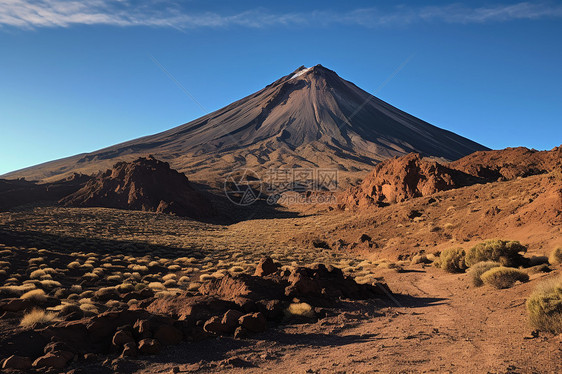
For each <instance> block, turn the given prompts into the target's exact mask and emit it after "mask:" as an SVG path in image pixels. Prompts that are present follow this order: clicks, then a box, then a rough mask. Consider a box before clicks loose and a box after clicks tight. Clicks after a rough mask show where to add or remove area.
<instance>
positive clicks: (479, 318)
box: [144, 267, 562, 373]
mask: <svg viewBox="0 0 562 374" xmlns="http://www.w3.org/2000/svg"><path fill="white" fill-rule="evenodd" d="M555 273H559V272H555ZM552 276H557V274H551V275H548V276H542V275H541V276H539V278H546V277H552ZM385 278H386V279H387V281H388V283H389V286H390V287H391V289H392V290H393V291H395V292H397V293H399V294H400V295H398V296H397V301H398V302H399V303H400V304H401V305H402V307H396V306H386V307H383V308H382V309H379V310H376V305H375V304H373V303H365V305H364V308H362V309H361V310H357V311H353V310H350V311H346V312H343V313H342V314H341V315H339V316H336V317H332V318H327V319H324V320H320V321H319V322H318V323H316V324H312V325H296V326H295V325H293V326H285V327H281V328H277V329H271V330H268V332H267V333H265V334H263V335H261V336H259V338H257V339H256V340H255V341H250V342H248V341H246V342H237V341H235V340H233V339H230V338H225V339H220V340H218V341H207V342H202V343H199V346H197V347H196V346H195V345H190V346H189V347H188V348H187V349H188V350H189V352H190V356H191V359H190V360H188V361H189V362H185V361H183V362H181V363H180V362H178V361H174V359H179V358H180V356H182V352H183V355H185V352H186V348H185V347H184V348H174V351H172V352H170V353H169V354H168V357H166V358H162V361H161V362H162V364H155V365H151V366H150V367H148V368H146V371H144V372H146V373H148V372H165V371H167V370H170V368H171V367H173V366H178V367H179V368H180V372H192V371H197V372H218V371H221V372H223V371H229V372H234V373H237V372H244V373H263V372H277V373H278V372H287V373H289V372H290V373H367V372H382V373H421V372H435V373H559V372H562V354H561V353H562V350H561V349H562V341H561V340H560V337H554V336H552V335H547V334H541V336H540V337H538V338H535V339H525V338H526V337H529V336H530V333H531V328H530V327H529V326H528V325H527V321H526V317H525V305H524V301H525V299H524V297H522V296H520V295H528V294H529V292H530V291H531V290H532V288H533V287H534V286H535V284H536V283H537V281H539V279H537V278H535V279H533V280H532V281H531V282H529V283H527V284H519V285H516V286H515V287H514V288H512V289H508V290H493V289H491V288H488V287H481V288H474V287H471V286H468V285H469V279H468V275H466V274H462V275H451V274H445V273H443V272H442V271H440V270H438V269H434V268H431V267H428V268H425V269H423V268H421V267H417V268H413V269H411V271H409V272H405V273H393V272H389V273H388V274H386V277H385ZM377 313H382V315H377ZM233 357H237V358H242V359H244V360H245V361H247V362H251V363H252V364H253V365H255V367H253V368H244V369H242V368H233V369H230V370H228V369H227V368H225V367H221V366H220V365H219V366H215V365H217V364H218V363H219V362H220V361H221V360H224V359H228V358H233ZM164 360H169V361H168V363H166V364H163V362H166V361H164ZM199 360H205V361H204V362H203V363H197V361H199ZM169 362H175V363H169Z"/></svg>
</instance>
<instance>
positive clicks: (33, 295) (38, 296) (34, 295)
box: [20, 289, 47, 303]
mask: <svg viewBox="0 0 562 374" xmlns="http://www.w3.org/2000/svg"><path fill="white" fill-rule="evenodd" d="M20 298H21V299H25V300H31V301H34V302H38V303H41V302H45V301H46V300H47V295H45V291H43V290H39V289H36V290H31V291H27V292H26V293H24V294H23V295H21V296H20Z"/></svg>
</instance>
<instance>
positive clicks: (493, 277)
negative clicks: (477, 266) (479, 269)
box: [480, 266, 529, 289]
mask: <svg viewBox="0 0 562 374" xmlns="http://www.w3.org/2000/svg"><path fill="white" fill-rule="evenodd" d="M480 278H481V279H482V282H484V284H488V285H490V286H492V287H495V288H497V289H503V288H509V287H511V286H513V285H514V284H515V282H517V281H520V282H527V281H528V280H529V275H528V274H527V273H525V272H524V271H522V270H519V269H515V268H508V267H504V266H500V267H495V268H493V269H490V270H488V271H487V272H485V273H484V274H482V275H481V276H480Z"/></svg>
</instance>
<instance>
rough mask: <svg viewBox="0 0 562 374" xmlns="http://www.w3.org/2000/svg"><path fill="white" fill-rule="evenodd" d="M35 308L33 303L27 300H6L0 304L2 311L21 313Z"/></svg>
mask: <svg viewBox="0 0 562 374" xmlns="http://www.w3.org/2000/svg"><path fill="white" fill-rule="evenodd" d="M31 308H33V302H32V301H31V300H27V299H5V300H2V301H1V302H0V311H3V312H21V311H23V310H27V309H31Z"/></svg>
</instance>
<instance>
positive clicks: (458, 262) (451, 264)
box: [435, 248, 467, 273]
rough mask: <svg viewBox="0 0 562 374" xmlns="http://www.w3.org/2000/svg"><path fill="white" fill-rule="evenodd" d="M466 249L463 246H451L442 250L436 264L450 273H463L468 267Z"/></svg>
mask: <svg viewBox="0 0 562 374" xmlns="http://www.w3.org/2000/svg"><path fill="white" fill-rule="evenodd" d="M465 255H466V253H465V251H464V249H462V248H450V249H446V250H444V251H443V252H441V255H440V256H439V259H438V260H437V261H436V262H435V264H436V266H438V267H440V268H441V269H443V270H445V271H447V272H449V273H462V272H464V271H465V270H466V269H467V266H466V262H465Z"/></svg>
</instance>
